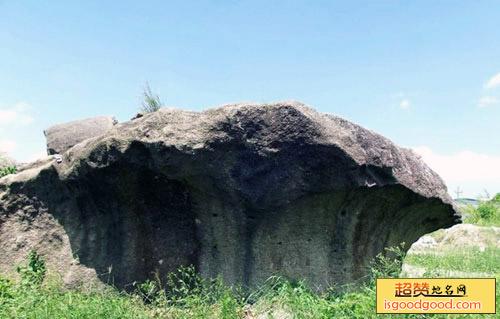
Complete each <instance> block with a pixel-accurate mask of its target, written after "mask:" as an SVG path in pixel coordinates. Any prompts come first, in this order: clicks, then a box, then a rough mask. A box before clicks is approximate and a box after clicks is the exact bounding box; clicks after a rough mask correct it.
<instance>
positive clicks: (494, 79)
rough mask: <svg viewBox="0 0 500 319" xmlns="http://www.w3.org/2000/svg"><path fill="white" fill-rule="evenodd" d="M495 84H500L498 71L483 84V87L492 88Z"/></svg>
mask: <svg viewBox="0 0 500 319" xmlns="http://www.w3.org/2000/svg"><path fill="white" fill-rule="evenodd" d="M497 86H500V73H498V74H497V75H495V76H494V77H492V78H491V79H490V80H489V81H488V82H487V83H486V84H485V85H484V88H485V89H493V88H495V87H497Z"/></svg>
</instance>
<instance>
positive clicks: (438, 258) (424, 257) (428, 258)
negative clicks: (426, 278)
mask: <svg viewBox="0 0 500 319" xmlns="http://www.w3.org/2000/svg"><path fill="white" fill-rule="evenodd" d="M405 262H406V263H408V264H410V265H418V266H419V267H423V268H425V269H431V270H435V269H445V270H455V271H460V272H484V273H488V274H495V273H500V248H499V247H485V250H484V251H480V250H479V249H478V248H477V247H469V248H465V249H461V250H451V251H449V252H445V253H443V252H441V253H424V254H409V255H408V256H406V258H405Z"/></svg>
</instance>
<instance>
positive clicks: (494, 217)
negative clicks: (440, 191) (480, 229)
mask: <svg viewBox="0 0 500 319" xmlns="http://www.w3.org/2000/svg"><path fill="white" fill-rule="evenodd" d="M463 215H464V216H465V218H464V222H465V223H470V224H475V225H479V226H500V193H498V194H496V195H495V196H494V197H493V199H491V200H486V199H479V203H478V205H477V207H475V206H473V205H470V204H466V205H465V207H464V208H463Z"/></svg>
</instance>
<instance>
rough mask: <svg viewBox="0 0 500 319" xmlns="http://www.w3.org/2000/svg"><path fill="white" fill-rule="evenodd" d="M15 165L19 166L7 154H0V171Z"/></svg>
mask: <svg viewBox="0 0 500 319" xmlns="http://www.w3.org/2000/svg"><path fill="white" fill-rule="evenodd" d="M17 165H19V163H18V162H17V161H16V160H15V159H13V158H12V157H10V156H9V155H7V153H4V152H0V169H2V168H4V167H10V166H17Z"/></svg>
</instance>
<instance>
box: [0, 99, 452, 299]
mask: <svg viewBox="0 0 500 319" xmlns="http://www.w3.org/2000/svg"><path fill="white" fill-rule="evenodd" d="M2 183H3V185H2ZM2 192H3V196H2V194H1V193H2ZM0 198H2V201H1V202H0V203H1V206H0V207H1V214H0V218H1V219H2V220H1V221H0V254H1V255H2V256H5V255H9V256H10V257H9V258H10V260H12V259H15V258H22V257H24V254H25V253H26V252H27V250H28V249H29V247H31V246H33V245H34V246H36V245H39V246H40V247H41V248H42V250H43V249H45V250H46V251H50V252H51V256H53V255H54V254H55V255H57V256H58V257H57V258H56V259H57V260H53V262H54V263H57V265H58V267H59V268H60V269H61V272H62V273H64V274H65V276H67V277H65V278H68V280H69V281H71V280H72V279H71V278H72V277H71V276H72V274H76V273H79V271H78V269H80V268H78V269H76V268H71V267H73V266H72V265H73V264H72V263H74V256H76V255H77V256H78V261H79V265H78V267H82V269H85V270H86V271H94V273H97V274H98V276H101V279H102V280H103V281H108V280H112V282H113V283H114V284H115V285H117V286H119V287H127V285H128V284H130V283H132V282H134V281H141V280H145V279H147V278H148V277H150V276H151V274H152V273H153V272H158V273H160V274H164V273H167V272H169V271H172V270H174V269H176V268H177V267H179V266H180V265H188V264H193V265H195V266H196V268H197V269H198V271H199V272H200V273H201V274H202V276H204V277H213V276H217V275H221V276H222V277H223V279H224V280H225V282H227V283H229V284H242V285H243V286H245V287H251V286H255V285H259V284H261V283H263V282H264V281H265V280H266V279H267V278H268V277H269V276H271V275H273V274H281V275H283V276H285V277H287V278H291V279H306V280H307V282H308V283H309V284H310V285H311V286H313V287H316V288H318V289H319V290H324V289H325V288H326V287H328V286H329V285H333V284H336V285H342V284H345V283H350V282H353V281H356V280H358V279H360V278H362V277H363V276H364V275H366V273H367V271H368V266H369V263H370V261H371V260H372V259H373V258H374V257H375V256H376V255H377V254H378V253H384V247H388V246H396V245H399V244H400V243H401V242H406V243H407V245H406V247H407V248H408V247H410V245H411V244H412V243H413V242H414V241H416V240H417V239H418V238H419V237H421V236H422V235H423V234H426V233H429V232H432V231H434V230H437V229H439V228H443V227H450V226H452V225H454V224H456V223H458V222H460V216H459V215H458V214H457V212H456V210H455V206H454V204H453V203H452V200H451V198H450V197H449V196H448V195H447V191H446V187H445V185H444V183H443V181H442V180H441V179H440V178H439V176H438V175H437V174H436V173H434V172H433V171H432V170H430V169H429V168H428V167H427V166H426V165H425V164H424V163H423V162H422V160H421V158H420V157H419V156H418V155H416V154H415V153H414V152H412V151H411V150H409V149H404V148H399V147H397V146H396V145H395V144H393V143H392V142H391V141H390V140H388V139H386V138H384V137H382V136H380V135H378V134H376V133H374V132H372V131H369V130H366V129H364V128H362V127H360V126H358V125H356V124H353V123H351V122H349V121H347V120H345V119H343V118H340V117H338V116H335V115H331V114H322V113H318V112H317V111H315V110H313V109H312V108H310V107H308V106H306V105H304V104H302V103H299V102H295V101H284V102H278V103H273V104H252V103H240V104H228V105H223V106H221V107H217V108H212V109H208V110H206V111H203V112H188V111H182V110H178V109H161V110H159V111H157V112H154V113H150V114H145V115H144V116H143V117H141V118H137V119H135V120H134V121H130V122H125V123H121V124H117V125H116V126H114V127H113V128H112V129H111V130H109V131H108V132H106V133H105V134H104V135H101V136H99V137H96V138H92V139H88V140H86V141H84V142H82V143H80V144H77V145H75V146H74V147H73V148H71V149H70V150H69V151H67V152H66V153H65V160H64V161H63V162H62V163H61V164H56V163H55V161H54V160H47V161H46V162H41V163H40V164H39V165H38V166H37V167H33V168H31V169H29V170H27V171H21V172H20V173H19V174H17V175H15V176H12V177H10V178H6V179H3V180H2V182H1V183H0ZM34 225H37V226H36V227H35V226H34ZM13 229H16V232H15V233H16V235H15V236H12V231H13ZM19 242H20V243H22V244H21V246H19V245H18V243H19ZM35 248H36V247H35ZM21 252H22V254H21ZM58 254H59V255H58ZM2 263H5V260H4V259H2V260H0V265H1V264H2ZM3 267H4V268H5V265H4V266H3ZM75 267H76V266H75ZM71 269H72V270H71ZM70 270H71V271H70ZM82 271H83V270H82Z"/></svg>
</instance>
